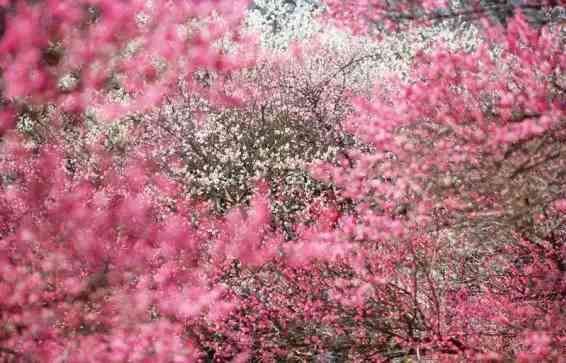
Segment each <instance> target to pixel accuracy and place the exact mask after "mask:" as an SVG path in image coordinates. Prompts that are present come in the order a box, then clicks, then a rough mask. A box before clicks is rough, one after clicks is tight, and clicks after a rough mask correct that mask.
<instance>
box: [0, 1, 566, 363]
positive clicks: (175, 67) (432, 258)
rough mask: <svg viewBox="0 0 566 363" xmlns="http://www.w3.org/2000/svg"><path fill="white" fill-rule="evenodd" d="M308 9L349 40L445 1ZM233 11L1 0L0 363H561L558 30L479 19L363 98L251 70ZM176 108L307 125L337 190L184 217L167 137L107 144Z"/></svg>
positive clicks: (175, 157)
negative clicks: (153, 113)
mask: <svg viewBox="0 0 566 363" xmlns="http://www.w3.org/2000/svg"><path fill="white" fill-rule="evenodd" d="M325 3H327V5H328V9H327V10H328V11H327V12H326V13H325V16H326V17H327V18H330V19H332V20H333V21H335V22H336V23H338V24H342V25H344V24H345V25H347V26H349V27H350V29H353V30H354V31H356V32H362V33H366V31H367V29H368V24H369V25H371V24H372V23H373V22H375V21H382V20H384V19H385V20H387V21H388V22H391V21H393V20H394V17H392V14H393V13H396V14H397V15H399V14H401V13H402V14H406V15H407V16H414V17H416V16H417V15H419V14H422V12H423V11H424V12H425V13H426V14H430V13H431V12H434V11H436V10H437V9H438V8H439V7H443V6H446V4H445V2H443V1H410V2H403V1H401V2H384V1H325ZM476 3H477V4H476ZM559 3H560V2H556V1H543V2H540V4H539V5H540V6H542V7H547V6H548V7H552V6H558V5H560V4H559ZM391 4H393V5H391ZM478 4H479V2H475V1H472V5H473V6H476V5H478ZM521 4H523V2H521ZM524 4H526V5H528V4H530V2H524ZM248 5H249V4H248V2H247V1H224V0H220V1H213V0H208V1H206V0H205V1H197V0H192V1H164V0H163V1H161V0H153V1H145V0H143V1H142V0H139V1H137V0H129V1H116V0H114V1H109V0H98V1H88V2H86V1H70V0H69V1H54V0H43V1H23V0H22V1H0V6H2V8H0V9H1V12H0V14H1V15H2V17H3V18H2V20H3V25H2V27H3V28H2V32H1V37H0V69H1V72H2V73H1V81H2V82H1V86H0V87H1V88H0V92H1V99H0V134H1V143H0V360H2V361H7V362H20V361H21V362H39V361H49V362H51V361H53V362H58V361H65V362H67V361H68V362H90V361H101V362H124V361H128V362H129V361H131V362H170V361H173V362H187V361H189V362H190V361H217V362H225V361H231V362H248V361H265V362H274V361H298V362H299V361H303V362H304V361H315V362H323V361H324V362H326V361H352V362H368V361H385V362H388V361H393V360H395V359H402V358H407V359H417V360H421V359H427V360H432V361H446V362H454V361H462V362H463V361H502V362H503V361H518V362H541V361H555V362H560V361H561V359H563V357H564V356H565V355H566V350H565V346H566V314H565V312H564V300H565V295H566V278H565V276H566V275H565V274H566V263H565V261H566V244H565V243H564V242H565V241H566V220H565V212H566V202H565V200H566V199H565V198H566V194H565V191H566V174H565V172H564V170H566V157H565V154H566V127H565V126H566V118H565V111H566V110H565V84H564V67H565V65H566V55H565V52H564V39H563V31H564V29H563V25H562V24H560V23H558V24H546V25H544V26H542V27H540V28H534V27H532V26H531V25H530V24H529V22H528V20H527V18H526V16H525V15H524V14H522V13H521V12H520V11H516V12H515V14H514V15H513V17H510V18H508V19H507V20H506V22H505V24H499V25H496V24H493V23H491V22H488V21H484V22H483V26H484V28H483V31H482V32H481V37H482V38H481V41H479V42H478V45H477V47H475V48H474V49H472V50H466V51H464V50H453V49H451V48H450V47H448V46H445V45H444V44H436V45H435V46H434V47H431V48H430V49H426V50H425V51H422V52H419V53H418V54H417V55H416V56H415V58H414V61H413V64H412V65H411V67H410V72H409V74H408V75H407V77H406V78H403V79H401V77H397V78H395V77H391V80H388V81H387V82H385V81H383V82H382V83H381V84H376V86H375V88H374V90H373V91H372V92H369V93H366V92H365V90H364V89H363V87H359V88H356V87H355V86H354V87H351V89H348V90H346V85H345V84H346V72H345V70H346V69H347V67H346V68H341V69H340V71H339V72H336V73H333V74H330V75H328V73H327V72H325V70H327V69H328V68H329V67H330V64H331V62H332V61H336V59H332V58H333V55H334V54H335V53H333V50H332V49H330V47H329V48H324V47H323V46H320V47H319V48H316V51H314V52H313V51H312V48H309V46H310V47H312V44H309V46H305V48H301V43H295V44H294V45H293V46H292V47H291V49H290V52H289V53H288V54H287V55H288V56H289V57H291V55H294V56H295V57H296V59H289V60H286V59H283V58H280V57H275V56H273V57H271V56H270V55H265V54H264V56H263V58H261V63H260V64H256V63H255V62H256V61H258V60H259V58H257V57H256V56H257V55H258V54H259V53H260V52H259V51H258V48H257V44H256V42H255V40H254V39H253V37H252V36H248V35H246V34H245V33H244V32H243V31H241V28H240V27H241V25H242V24H243V21H242V19H243V16H244V15H245V10H246V7H247V6H248ZM526 5H525V6H523V5H521V7H527V6H526ZM533 6H534V5H533ZM480 14H482V13H481V12H480ZM407 19H409V18H407ZM417 20H418V19H417ZM425 20H426V21H422V22H417V23H418V25H422V26H426V25H427V24H429V23H430V20H431V19H425ZM386 25H387V24H386ZM368 41H369V40H368ZM222 42H226V43H230V45H229V46H228V45H226V46H224V47H222V46H220V45H219V44H220V43H222ZM317 54H318V55H322V56H321V59H322V60H317V61H313V62H311V63H309V62H308V61H309V59H316V55H317ZM291 58H292V57H291ZM354 61H355V57H354V55H353V56H352V60H351V62H349V63H348V64H349V65H351V64H352V62H354ZM356 62H357V61H356ZM254 67H256V68H254ZM301 67H305V68H301ZM306 67H312V68H315V70H319V72H310V73H309V72H306V71H304V70H305V69H306ZM204 75H206V76H207V77H208V78H206V77H205V76H204ZM317 77H319V78H317ZM301 82H302V83H301ZM297 84H300V85H302V84H305V85H306V86H305V87H304V88H300V87H297ZM260 86H261V87H260ZM307 86H308V87H307ZM183 87H184V88H183ZM180 89H182V90H181V91H179V90H180ZM296 90H299V91H298V92H300V94H301V97H299V98H297V97H296V96H295V95H292V93H293V92H295V91H296ZM187 94H188V95H190V96H186V95H187ZM176 97H177V98H182V97H185V99H189V100H190V101H195V100H196V101H195V102H202V103H204V104H206V107H209V110H210V113H212V112H213V109H214V108H220V109H222V110H224V108H225V110H229V111H234V110H242V109H245V107H247V106H249V105H251V106H249V107H250V109H251V110H254V112H255V113H253V115H255V117H259V119H260V121H265V120H264V119H262V117H263V116H264V115H263V111H265V108H261V107H259V108H258V107H256V105H260V101H262V100H266V99H268V100H269V107H272V108H273V109H274V110H278V109H279V108H282V109H283V108H284V109H285V110H286V112H287V115H291V116H293V117H295V118H297V119H304V120H308V121H309V122H311V124H312V127H321V128H325V130H328V132H327V133H326V134H325V135H326V136H327V137H328V140H331V141H329V143H336V144H339V145H340V146H341V149H340V150H338V151H336V152H335V153H334V154H333V155H332V157H328V158H327V159H326V160H321V161H318V162H314V163H312V165H311V167H310V172H311V175H312V176H313V177H315V178H318V179H319V181H320V182H321V183H326V185H330V186H331V187H328V188H327V190H324V191H321V192H320V193H319V194H318V195H316V196H314V197H313V196H309V198H306V197H305V196H304V195H301V190H297V193H296V195H294V197H296V198H298V199H300V198H303V199H304V203H305V204H306V207H305V208H304V209H303V210H301V211H300V212H298V213H296V215H294V220H293V223H291V225H290V226H287V225H284V226H283V225H281V224H277V223H275V220H274V215H273V214H274V213H273V211H272V207H273V205H274V204H275V203H276V202H281V203H283V204H284V202H285V200H282V199H284V198H285V197H286V196H285V195H284V193H277V190H278V189H277V188H278V185H274V184H276V183H286V181H285V180H279V179H277V180H275V179H274V180H265V181H257V180H259V179H260V178H258V179H256V185H255V190H254V193H253V195H251V196H250V198H249V200H246V203H242V205H239V206H233V207H232V208H228V210H227V211H226V212H225V213H223V214H222V213H217V211H215V210H214V208H212V207H211V205H210V201H207V200H194V199H192V198H189V197H188V195H190V193H187V192H186V189H187V188H190V187H191V184H190V182H187V184H183V182H184V181H183V180H179V179H178V178H174V176H172V175H173V174H174V173H172V172H171V170H172V169H175V168H177V167H178V166H179V165H181V166H182V164H183V158H185V159H187V158H188V156H187V155H186V152H184V151H183V150H181V151H180V152H177V153H176V154H175V153H169V154H167V153H163V152H162V151H163V149H166V148H167V147H169V146H171V145H173V144H174V143H175V142H176V141H173V138H175V137H178V135H176V134H175V132H170V131H168V132H169V133H167V132H166V131H167V130H166V127H167V126H168V125H166V124H163V125H157V124H156V125H155V129H153V130H144V129H143V128H142V127H141V126H140V127H139V128H135V127H132V130H131V134H128V135H127V136H126V137H124V138H121V134H120V132H121V130H120V129H119V128H118V127H116V128H114V129H113V128H112V127H113V126H115V125H113V124H112V121H115V120H116V119H118V118H120V117H124V118H128V117H131V118H132V123H133V124H135V125H138V126H139V125H143V126H147V125H146V124H141V121H139V120H138V119H136V117H137V115H139V114H140V113H143V112H149V111H150V110H153V109H154V108H156V107H161V106H162V101H163V99H165V98H170V99H175V98H176ZM191 97H192V98H191ZM297 99H298V100H300V101H301V102H295V103H293V104H291V103H290V101H289V100H297ZM350 102H351V104H350ZM345 103H347V105H345ZM254 107H256V108H254ZM92 109H94V111H93V110H92ZM90 112H100V113H101V114H102V115H103V116H102V117H101V118H102V119H106V120H107V121H108V122H97V121H96V120H94V121H93V118H92V117H91V116H90ZM214 112H216V110H215V111H214ZM217 113H218V114H221V112H217ZM233 114H235V115H241V114H242V113H240V114H238V113H236V112H234V113H233ZM205 116H206V114H205V115H204V116H203V115H197V114H194V115H193V114H191V115H190V116H187V117H195V119H197V118H199V120H200V118H202V119H203V120H204V119H205V118H206V117H205ZM30 119H31V121H29V120H30ZM181 121H182V120H181ZM26 122H27V123H26ZM155 122H163V123H164V122H165V121H164V120H163V119H160V118H157V119H156V121H155ZM205 122H206V121H205V120H204V121H203V123H205ZM195 124H196V123H195ZM149 126H151V125H149ZM158 126H162V127H158ZM106 127H107V128H108V129H106ZM333 127H334V128H333ZM326 128H327V129H326ZM198 131H199V130H198V129H197V128H195V129H193V130H190V132H193V133H195V134H198ZM338 131H340V132H338ZM242 132H245V130H243V131H242ZM344 133H349V136H350V137H351V138H352V140H353V141H352V142H350V143H348V144H347V145H346V142H345V141H343V140H338V141H340V142H338V141H337V140H336V139H337V138H339V137H342V136H344ZM140 134H141V135H140ZM164 135H169V136H164ZM128 137H129V138H130V139H129V140H130V141H131V140H135V142H134V141H131V142H128ZM168 137H171V139H168ZM236 137H237V136H236ZM252 141H253V140H252ZM174 145H176V146H177V145H178V144H174ZM194 150H197V151H195V152H198V150H199V149H198V147H195V148H194ZM222 152H223V150H219V151H218V154H219V155H218V157H221V156H222V157H226V155H220V154H222ZM231 157H232V155H231ZM265 174H267V175H269V173H265ZM217 179H218V178H217ZM242 200H243V199H242ZM283 227H288V229H289V230H283Z"/></svg>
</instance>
